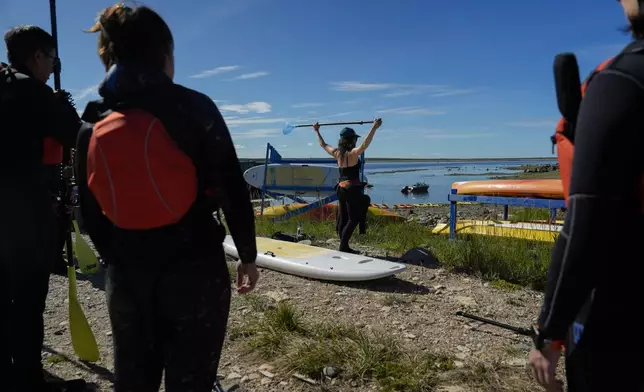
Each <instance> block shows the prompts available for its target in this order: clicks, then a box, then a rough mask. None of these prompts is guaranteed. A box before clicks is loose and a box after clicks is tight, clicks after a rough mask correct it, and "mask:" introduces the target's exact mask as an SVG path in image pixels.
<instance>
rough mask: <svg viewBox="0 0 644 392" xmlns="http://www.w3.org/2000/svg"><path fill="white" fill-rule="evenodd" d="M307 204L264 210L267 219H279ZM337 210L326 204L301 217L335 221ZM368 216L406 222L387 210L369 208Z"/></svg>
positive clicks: (336, 206) (401, 217)
mask: <svg viewBox="0 0 644 392" xmlns="http://www.w3.org/2000/svg"><path fill="white" fill-rule="evenodd" d="M305 205H306V204H303V203H293V204H285V205H281V206H272V207H266V208H264V217H266V218H269V219H270V218H277V217H279V216H282V215H284V214H286V213H287V212H289V211H293V210H295V209H298V208H301V207H304V206H305ZM337 210H338V205H337V204H335V203H333V204H325V205H324V206H322V207H319V208H315V209H312V210H309V211H307V212H305V213H304V214H302V215H301V216H304V217H307V218H309V219H311V220H316V221H323V220H335V219H336V216H337ZM256 215H257V216H259V215H260V212H259V211H257V213H256ZM367 216H368V217H370V218H379V219H384V220H388V221H404V220H406V219H405V217H403V216H400V215H399V214H397V213H396V212H394V211H391V210H385V209H382V208H377V207H369V210H368V212H367Z"/></svg>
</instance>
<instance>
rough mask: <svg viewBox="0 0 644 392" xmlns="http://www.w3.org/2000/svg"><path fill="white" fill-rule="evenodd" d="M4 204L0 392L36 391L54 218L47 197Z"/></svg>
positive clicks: (0, 223)
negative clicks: (6, 206) (0, 390)
mask: <svg viewBox="0 0 644 392" xmlns="http://www.w3.org/2000/svg"><path fill="white" fill-rule="evenodd" d="M5 196H6V193H5ZM7 205H8V206H9V208H6V209H5V210H4V211H3V215H2V219H0V237H1V238H2V240H1V241H0V318H1V319H0V380H2V381H1V385H2V387H0V389H2V390H3V391H10V392H13V391H16V392H31V391H38V392H39V391H41V390H42V389H43V388H44V383H45V380H44V377H43V369H42V365H41V355H42V354H41V351H42V344H43V338H44V320H43V312H44V310H45V302H46V299H47V292H48V289H49V273H50V269H51V263H52V259H53V255H54V245H53V244H54V239H53V232H54V224H55V223H54V216H53V213H52V209H51V204H50V202H49V199H48V198H47V197H42V198H41V200H39V201H35V202H34V203H31V202H29V201H27V200H24V199H23V198H22V197H19V198H17V199H12V198H11V195H9V197H8V202H7Z"/></svg>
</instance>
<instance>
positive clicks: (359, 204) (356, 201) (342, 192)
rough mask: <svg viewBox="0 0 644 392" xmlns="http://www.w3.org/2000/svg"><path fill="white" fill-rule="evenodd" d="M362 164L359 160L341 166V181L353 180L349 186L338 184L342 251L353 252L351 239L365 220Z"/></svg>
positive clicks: (338, 222) (337, 223)
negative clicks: (350, 244)
mask: <svg viewBox="0 0 644 392" xmlns="http://www.w3.org/2000/svg"><path fill="white" fill-rule="evenodd" d="M360 165H361V162H360V160H358V163H356V164H355V165H354V166H349V167H341V168H339V170H340V179H339V181H340V183H342V182H343V181H351V182H352V184H351V185H349V186H348V187H341V186H338V188H337V194H338V204H339V211H338V220H337V221H336V231H337V233H338V236H340V249H339V250H340V251H343V252H351V251H352V250H351V248H350V247H349V240H350V239H351V236H352V235H353V232H354V231H355V229H356V227H357V226H358V224H360V223H361V222H364V218H365V214H366V210H365V205H364V204H365V201H364V195H363V193H362V190H363V189H364V185H363V184H361V183H360Z"/></svg>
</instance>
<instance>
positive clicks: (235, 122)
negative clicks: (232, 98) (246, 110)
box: [226, 117, 290, 127]
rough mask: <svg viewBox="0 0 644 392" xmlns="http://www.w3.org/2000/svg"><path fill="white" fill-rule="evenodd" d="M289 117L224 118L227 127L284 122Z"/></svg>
mask: <svg viewBox="0 0 644 392" xmlns="http://www.w3.org/2000/svg"><path fill="white" fill-rule="evenodd" d="M289 120H290V119H289V118H270V117H247V118H234V119H228V118H227V119H226V124H227V125H228V126H229V127H234V126H239V125H250V124H276V123H286V122H287V121H289Z"/></svg>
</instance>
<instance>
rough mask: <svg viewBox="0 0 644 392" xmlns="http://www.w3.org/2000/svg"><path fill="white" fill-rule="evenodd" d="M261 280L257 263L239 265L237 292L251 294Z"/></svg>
mask: <svg viewBox="0 0 644 392" xmlns="http://www.w3.org/2000/svg"><path fill="white" fill-rule="evenodd" d="M258 280H259V271H258V270H257V265H256V264H255V263H242V262H241V261H239V262H238V263H237V292H238V293H239V294H246V293H250V292H251V291H253V289H255V285H257V281H258Z"/></svg>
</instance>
